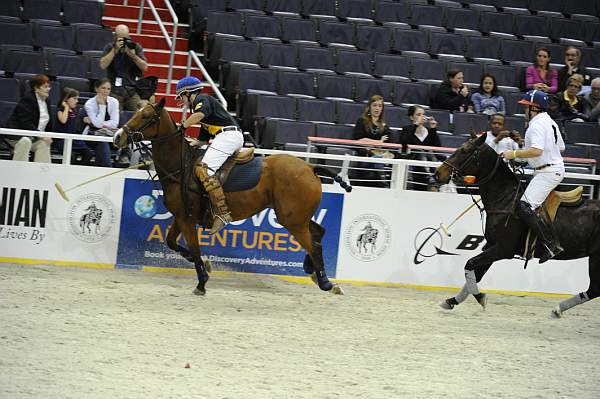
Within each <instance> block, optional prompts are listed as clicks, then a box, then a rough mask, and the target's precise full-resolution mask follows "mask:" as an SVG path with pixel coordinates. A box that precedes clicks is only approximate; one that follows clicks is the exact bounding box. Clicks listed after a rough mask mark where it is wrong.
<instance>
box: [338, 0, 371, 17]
mask: <svg viewBox="0 0 600 399" xmlns="http://www.w3.org/2000/svg"><path fill="white" fill-rule="evenodd" d="M337 16H338V17H339V18H341V19H346V18H365V19H373V12H372V9H371V2H370V1H364V0H338V13H337Z"/></svg>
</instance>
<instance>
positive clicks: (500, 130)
mask: <svg viewBox="0 0 600 399" xmlns="http://www.w3.org/2000/svg"><path fill="white" fill-rule="evenodd" d="M520 139H521V136H520V135H519V134H518V132H509V131H508V130H504V115H502V114H494V115H492V116H491V117H490V130H489V131H488V132H487V136H486V138H485V143H486V144H487V145H489V146H490V147H492V148H493V149H494V151H496V152H497V153H498V154H500V153H503V152H504V151H512V150H518V149H519V143H518V142H517V141H521V140H520ZM515 140H517V141H515Z"/></svg>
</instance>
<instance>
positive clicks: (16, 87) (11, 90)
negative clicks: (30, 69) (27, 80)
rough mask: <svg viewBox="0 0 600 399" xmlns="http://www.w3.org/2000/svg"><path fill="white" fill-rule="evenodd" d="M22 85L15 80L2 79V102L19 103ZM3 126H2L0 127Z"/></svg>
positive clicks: (0, 95) (0, 88) (0, 82)
mask: <svg viewBox="0 0 600 399" xmlns="http://www.w3.org/2000/svg"><path fill="white" fill-rule="evenodd" d="M20 97H21V85H20V83H19V81H18V80H17V79H14V78H0V101H8V102H15V103H16V102H19V99H20ZM0 126H1V125H0Z"/></svg>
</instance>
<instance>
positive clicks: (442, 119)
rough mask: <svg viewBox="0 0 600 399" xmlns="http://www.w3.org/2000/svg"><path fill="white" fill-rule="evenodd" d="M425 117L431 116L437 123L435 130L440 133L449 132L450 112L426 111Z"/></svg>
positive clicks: (439, 110)
mask: <svg viewBox="0 0 600 399" xmlns="http://www.w3.org/2000/svg"><path fill="white" fill-rule="evenodd" d="M426 114H427V116H433V117H434V118H435V120H436V121H437V128H436V129H437V130H438V131H440V132H449V131H450V111H448V110H445V109H428V110H427V112H426Z"/></svg>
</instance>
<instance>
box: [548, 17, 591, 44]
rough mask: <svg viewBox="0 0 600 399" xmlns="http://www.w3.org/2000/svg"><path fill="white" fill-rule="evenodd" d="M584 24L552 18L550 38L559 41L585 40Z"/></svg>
mask: <svg viewBox="0 0 600 399" xmlns="http://www.w3.org/2000/svg"><path fill="white" fill-rule="evenodd" d="M582 26H583V24H582V23H581V22H580V21H575V20H571V19H566V18H551V20H550V38H551V39H554V40H559V39H561V38H566V39H577V40H583V38H584V35H583V28H582Z"/></svg>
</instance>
